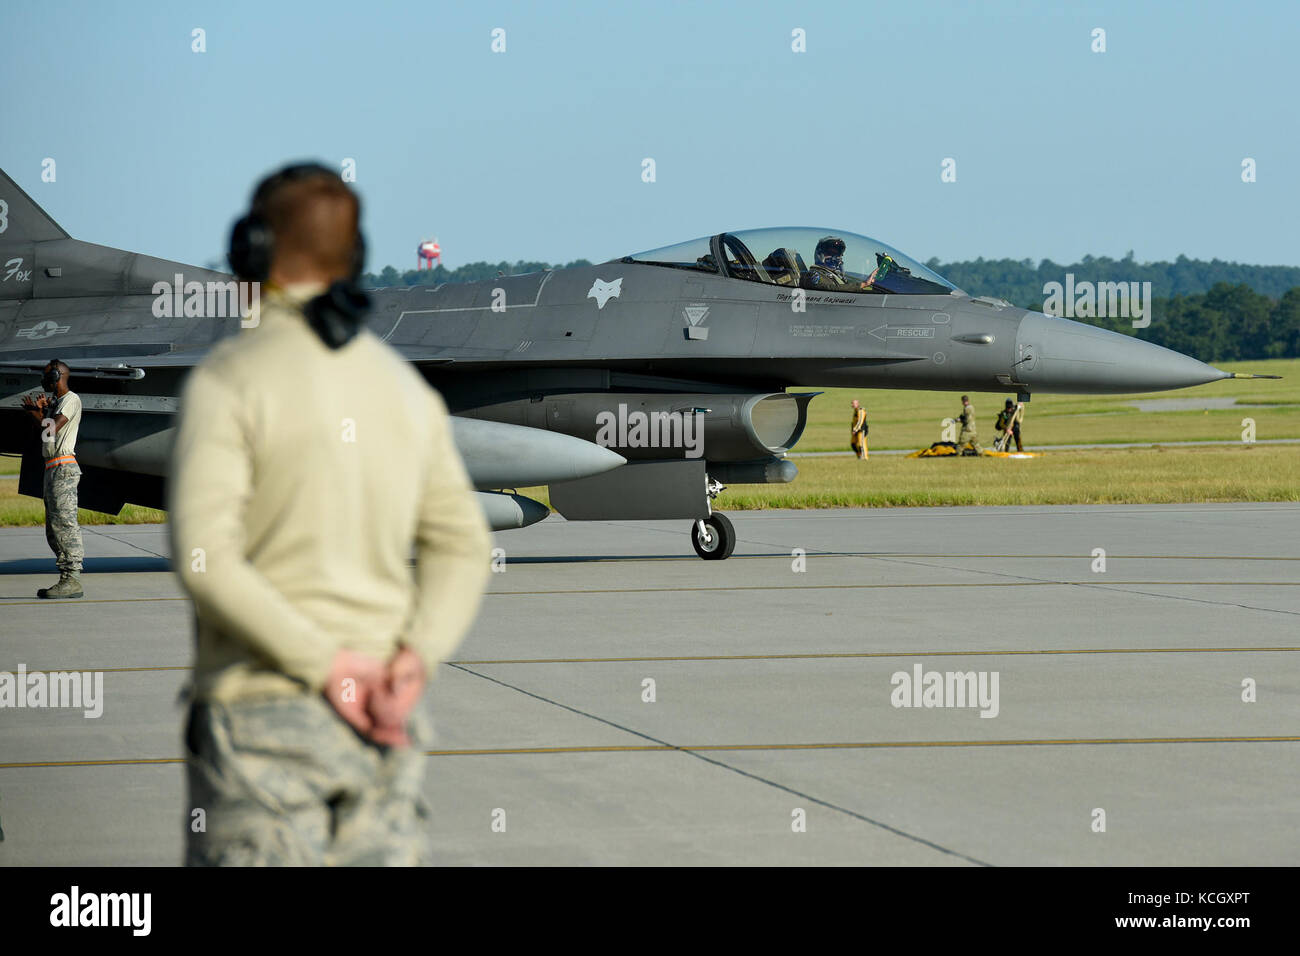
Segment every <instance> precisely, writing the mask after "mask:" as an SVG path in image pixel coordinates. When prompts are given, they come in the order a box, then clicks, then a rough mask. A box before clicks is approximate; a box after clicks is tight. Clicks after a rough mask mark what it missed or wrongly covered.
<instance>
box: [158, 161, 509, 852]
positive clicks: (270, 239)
mask: <svg viewBox="0 0 1300 956" xmlns="http://www.w3.org/2000/svg"><path fill="white" fill-rule="evenodd" d="M359 222H360V205H359V201H358V199H357V197H356V196H355V194H354V193H353V192H352V191H351V190H350V189H349V188H348V187H347V186H346V185H345V184H344V183H343V181H342V180H341V179H340V178H339V176H338V175H337V174H336V173H334V172H333V171H332V170H329V169H327V168H324V167H321V166H316V165H310V164H304V165H298V166H292V167H287V168H286V169H284V170H281V171H280V172H279V173H276V174H275V175H273V176H270V177H268V178H267V179H266V180H264V181H263V182H262V183H261V184H260V185H259V187H258V189H257V191H256V192H255V194H254V197H253V203H252V208H251V209H250V211H249V214H248V215H247V216H245V217H244V218H243V219H241V220H240V221H239V222H238V223H237V224H236V226H235V230H234V233H233V234H232V237H231V254H230V258H231V265H232V267H234V269H235V272H236V274H237V275H238V276H239V278H240V279H241V280H243V281H255V282H265V288H264V291H263V294H261V295H260V296H259V297H257V299H255V301H260V307H259V314H258V315H256V316H253V317H251V318H250V321H248V322H247V323H246V324H248V325H251V326H252V328H250V329H249V330H246V331H244V332H242V333H241V334H240V335H239V336H237V337H236V338H234V339H230V340H227V341H225V342H223V343H222V344H221V345H220V346H218V347H217V348H215V349H214V350H213V351H212V353H211V354H210V355H209V356H208V357H207V358H206V359H205V360H204V361H203V362H202V363H201V364H200V365H199V366H198V367H197V368H195V370H194V372H193V373H192V374H191V375H190V378H189V380H188V382H187V383H186V387H185V391H184V393H183V395H182V399H181V416H180V423H179V427H178V429H177V441H176V449H175V457H174V462H173V467H172V471H171V477H170V482H169V494H170V498H171V500H170V511H171V516H170V518H171V538H172V555H173V561H174V564H175V567H176V569H177V572H178V573H179V575H180V577H181V582H182V584H183V586H184V587H185V590H186V591H187V592H188V593H189V595H190V597H191V598H192V599H193V602H194V611H195V617H196V628H197V658H196V662H195V669H194V685H193V704H192V708H191V712H190V716H189V721H188V725H187V728H186V744H187V748H188V751H189V761H188V777H189V801H188V803H187V805H186V825H187V838H188V841H189V844H188V852H187V862H189V863H190V864H191V865H230V864H233V865H240V864H272V865H285V864H291V865H322V864H324V865H339V864H363V865H396V864H412V863H419V862H425V861H426V860H427V849H428V846H427V844H428V840H427V833H426V824H425V817H427V811H426V810H425V807H424V805H423V802H422V798H421V784H422V780H423V777H424V769H425V759H426V758H425V757H424V756H423V754H422V753H421V752H420V750H419V749H418V746H413V741H412V738H414V743H415V744H416V745H418V744H419V743H421V742H423V739H424V737H425V735H426V733H427V730H426V725H427V721H425V720H424V719H423V717H422V715H421V714H420V712H419V711H418V708H417V704H418V702H419V700H420V698H421V695H422V693H423V690H424V687H425V684H426V682H427V681H428V680H429V678H430V677H431V676H432V674H433V671H434V668H435V667H436V666H437V664H438V663H439V662H440V661H442V660H444V659H446V658H447V657H448V655H450V653H451V652H452V651H453V650H454V648H455V647H456V645H457V644H458V643H459V641H460V640H461V638H462V637H463V635H464V634H465V632H466V630H467V629H468V628H469V626H470V624H471V623H472V621H473V619H474V616H475V614H476V612H477V609H478V606H479V601H480V599H481V596H482V591H483V588H484V584H485V579H486V577H487V574H488V558H489V536H488V531H487V526H486V524H485V522H484V519H483V517H482V514H481V512H480V510H479V507H478V505H477V503H476V500H475V498H474V494H473V490H472V488H471V487H470V484H469V481H468V478H467V476H466V474H465V469H464V465H463V464H462V462H461V460H460V456H459V455H458V453H457V451H456V448H455V446H454V445H453V443H452V437H451V428H450V422H449V419H448V415H447V411H446V407H445V405H444V404H443V402H442V399H441V398H440V397H439V396H438V394H437V393H436V392H434V391H433V390H432V389H431V388H430V387H429V386H428V384H427V383H425V381H424V380H423V379H422V378H421V377H420V376H419V374H418V373H417V372H416V371H415V370H414V369H413V368H412V367H411V366H409V365H408V364H407V363H406V362H405V361H403V360H402V358H401V357H400V356H399V355H398V354H397V353H396V352H394V351H393V350H392V349H390V348H389V347H388V346H387V345H385V344H384V343H382V342H381V341H380V340H379V339H378V338H376V337H375V336H374V335H372V334H371V333H370V332H369V331H367V330H366V329H365V327H364V325H363V324H362V319H363V318H364V314H365V309H366V306H367V305H368V303H367V301H366V298H365V296H364V295H363V294H362V293H361V292H360V291H359V290H358V289H357V288H356V285H355V280H356V279H357V277H358V276H359V275H360V271H361V264H362V260H363V258H364V244H363V243H362V241H361V235H360V231H359ZM412 550H414V552H415V558H416V565H415V569H414V572H412V569H411V568H410V567H409V564H408V561H409V557H410V555H411V553H412Z"/></svg>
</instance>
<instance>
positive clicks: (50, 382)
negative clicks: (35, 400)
mask: <svg viewBox="0 0 1300 956" xmlns="http://www.w3.org/2000/svg"><path fill="white" fill-rule="evenodd" d="M46 364H47V365H48V366H49V367H48V368H46V370H45V372H44V374H43V375H41V388H43V389H45V391H47V392H53V391H56V390H57V389H58V387H59V382H60V380H62V378H63V369H61V368H59V360H58V359H56V358H52V359H50V360H49V362H48V363H46Z"/></svg>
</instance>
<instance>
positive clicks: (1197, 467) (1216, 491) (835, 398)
mask: <svg viewBox="0 0 1300 956" xmlns="http://www.w3.org/2000/svg"><path fill="white" fill-rule="evenodd" d="M1224 368H1225V369H1226V370H1227V371H1240V372H1259V373H1264V374H1271V375H1281V376H1283V378H1282V380H1281V381H1270V380H1257V381H1250V380H1231V381H1225V382H1216V383H1215V384H1213V385H1203V386H1200V387H1198V388H1191V389H1183V390H1180V391H1176V392H1158V393H1154V394H1147V395H1114V396H1089V395H1073V396H1072V395H1041V396H1035V397H1034V399H1033V400H1032V401H1031V402H1030V403H1029V406H1028V410H1027V412H1026V416H1025V424H1024V427H1023V429H1022V433H1023V437H1024V440H1025V447H1026V449H1033V448H1034V447H1036V446H1041V445H1083V444H1118V443H1124V442H1177V441H1226V442H1234V443H1236V444H1234V445H1230V446H1224V447H1204V448H1133V449H1118V448H1117V449H1096V450H1086V451H1058V452H1052V451H1048V452H1045V453H1044V454H1043V456H1042V457H1040V458H1033V459H1025V460H1010V459H991V458H985V459H975V458H961V459H946V458H938V459H925V458H922V459H912V458H905V457H902V456H895V455H890V456H883V455H876V456H874V457H872V458H871V459H869V460H868V461H866V462H859V461H857V460H856V459H854V458H851V457H849V456H847V455H846V456H844V457H834V458H800V459H798V460H797V463H798V465H799V477H798V479H797V480H796V481H795V482H794V483H793V484H790V485H737V486H734V487H732V488H728V489H727V490H726V491H725V492H723V494H722V495H721V496H720V497H719V499H718V502H717V506H718V507H719V508H720V509H722V510H728V509H731V510H749V509H757V508H834V507H841V508H842V507H886V506H904V505H1031V504H1108V503H1130V504H1141V503H1174V502H1188V501H1298V500H1300V446H1287V445H1278V446H1272V447H1270V446H1266V445H1245V444H1241V433H1242V424H1241V422H1242V419H1243V418H1246V417H1249V418H1252V419H1254V421H1255V437H1256V439H1257V440H1264V439H1270V438H1300V360H1296V359H1285V360H1276V361H1267V362H1242V363H1236V364H1231V365H1226V366H1224ZM1008 397H1012V396H1010V395H994V394H989V393H982V392H981V393H972V395H971V400H972V402H974V404H975V407H976V411H977V414H978V416H979V434H980V440H981V441H982V442H983V443H984V445H985V446H986V447H987V446H989V445H991V444H992V442H993V437H994V432H993V419H994V418H995V417H996V415H997V412H998V409H999V408H1000V407H1001V405H1002V402H1003V400H1004V399H1005V398H1008ZM1229 397H1230V398H1235V399H1236V400H1237V402H1238V404H1239V405H1254V406H1258V407H1254V408H1231V409H1212V410H1209V411H1204V410H1190V411H1155V412H1142V411H1140V410H1138V409H1137V408H1136V407H1134V405H1133V402H1134V401H1150V400H1155V399H1196V398H1229ZM853 398H857V399H859V400H860V401H863V402H865V403H866V405H867V411H868V413H869V415H870V421H871V448H872V450H873V451H880V450H884V449H908V450H915V449H918V448H924V447H926V446H928V445H929V444H930V443H931V442H934V441H937V440H938V439H939V429H940V422H941V421H942V420H943V419H944V418H948V417H952V416H953V415H955V414H956V413H957V411H958V410H959V407H960V405H961V401H960V398H959V396H958V395H957V394H956V393H953V392H909V391H883V390H876V389H830V390H828V391H827V392H826V394H824V395H821V396H820V397H818V398H816V399H814V400H813V402H812V405H811V406H810V408H809V422H808V428H807V430H806V431H805V432H804V436H803V439H802V440H801V441H800V442H799V445H798V447H797V448H796V449H795V450H796V451H797V452H808V451H847V448H848V422H849V401H850V400H851V399H853ZM17 472H18V459H17V458H0V475H6V474H17ZM17 484H18V483H17V482H16V481H11V480H0V527H5V526H8V527H12V526H19V525H41V524H43V523H44V520H45V519H44V509H43V506H42V504H41V502H40V501H38V500H37V499H35V498H26V497H21V496H19V495H18V493H17ZM519 491H520V493H521V494H525V495H528V496H529V497H532V498H536V499H538V500H539V501H548V500H549V499H548V496H547V493H546V489H545V488H521V489H519ZM166 517H167V516H166V514H164V513H163V512H161V511H155V510H153V509H150V508H137V507H135V506H133V505H128V506H127V507H126V508H125V509H124V510H123V512H122V514H121V515H119V516H108V515H102V514H98V513H95V512H90V511H82V512H81V521H82V523H83V524H139V523H151V522H158V521H165V520H166Z"/></svg>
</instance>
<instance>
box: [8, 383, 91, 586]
mask: <svg viewBox="0 0 1300 956" xmlns="http://www.w3.org/2000/svg"><path fill="white" fill-rule="evenodd" d="M68 378H69V369H68V366H67V365H66V364H65V363H63V362H60V361H59V360H58V359H54V360H52V361H51V362H50V363H49V364H48V365H46V366H45V374H44V376H43V377H42V379H41V385H42V387H43V388H44V389H45V391H47V392H49V393H50V394H51V396H52V397H51V398H46V397H45V396H44V395H40V396H37V397H35V398H33V397H32V396H30V395H27V396H24V397H23V409H24V410H25V411H26V412H27V413H28V414H29V415H31V416H32V418H34V419H35V420H36V422H37V423H38V424H39V425H40V428H41V455H42V457H43V458H44V459H45V485H44V497H45V540H46V542H47V543H48V544H49V546H50V550H51V551H53V552H54V563H55V564H56V565H58V568H59V581H58V583H57V584H55V585H53V586H52V587H48V588H41V589H40V590H39V591H37V592H36V596H37V597H39V598H50V599H58V598H79V597H81V596H82V594H83V593H84V592H83V591H82V589H81V565H82V560H83V558H84V549H83V547H82V541H81V525H79V524H78V523H77V485H78V484H80V482H81V468H80V467H79V466H78V465H77V455H76V452H77V430H78V429H79V428H80V427H81V398H80V397H79V396H78V395H77V393H76V392H74V391H72V390H71V389H70V388H68Z"/></svg>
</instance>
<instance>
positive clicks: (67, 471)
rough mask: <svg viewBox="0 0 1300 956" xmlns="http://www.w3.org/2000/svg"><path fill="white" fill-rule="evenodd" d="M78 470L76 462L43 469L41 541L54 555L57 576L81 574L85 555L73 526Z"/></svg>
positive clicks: (78, 526) (76, 526)
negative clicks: (42, 538) (43, 527)
mask: <svg viewBox="0 0 1300 956" xmlns="http://www.w3.org/2000/svg"><path fill="white" fill-rule="evenodd" d="M80 482H81V468H79V467H78V466H77V463H76V462H68V463H67V464H63V465H55V466H54V467H53V468H47V469H45V540H46V542H47V543H48V544H49V546H50V550H51V551H53V552H54V562H55V563H56V564H57V565H58V566H59V575H60V576H62V575H65V574H73V575H80V574H81V562H82V559H83V558H84V557H85V552H84V550H83V548H82V543H81V525H79V524H77V485H78V484H79V483H80Z"/></svg>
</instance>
